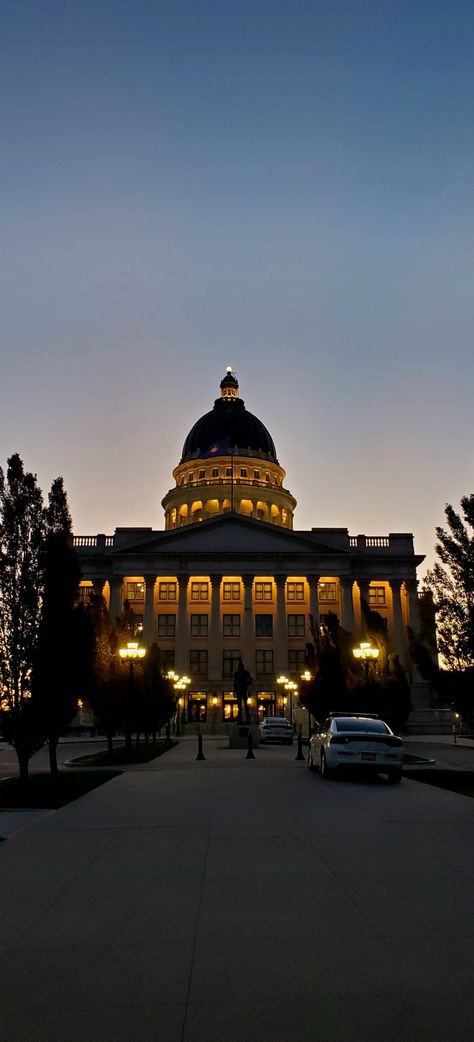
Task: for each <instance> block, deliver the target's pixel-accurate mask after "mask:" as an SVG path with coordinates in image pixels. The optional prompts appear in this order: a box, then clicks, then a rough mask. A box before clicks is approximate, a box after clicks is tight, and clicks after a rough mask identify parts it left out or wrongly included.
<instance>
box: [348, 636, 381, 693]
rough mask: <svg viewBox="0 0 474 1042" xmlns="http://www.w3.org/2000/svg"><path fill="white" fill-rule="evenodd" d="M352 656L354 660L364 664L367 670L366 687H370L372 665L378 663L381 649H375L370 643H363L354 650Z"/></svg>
mask: <svg viewBox="0 0 474 1042" xmlns="http://www.w3.org/2000/svg"><path fill="white" fill-rule="evenodd" d="M352 654H353V656H354V658H356V659H358V660H359V661H361V662H362V663H363V666H364V669H365V686H366V687H368V686H369V669H370V663H371V662H374V661H377V659H378V657H379V649H378V648H373V647H372V646H371V645H370V644H369V642H368V641H361V643H360V644H359V647H358V648H353V649H352Z"/></svg>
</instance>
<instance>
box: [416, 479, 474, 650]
mask: <svg viewBox="0 0 474 1042" xmlns="http://www.w3.org/2000/svg"><path fill="white" fill-rule="evenodd" d="M461 508H462V517H461V516H460V515H459V514H457V513H456V512H455V510H454V509H453V507H452V506H450V505H449V503H448V504H447V505H446V508H445V515H446V521H447V528H446V529H444V528H441V527H439V528H437V529H436V537H437V540H438V542H437V544H436V554H437V556H438V558H439V561H437V562H436V564H435V565H434V567H433V568H432V569H431V571H429V572H428V574H427V576H426V580H425V582H426V586H427V588H428V589H429V590H431V593H432V595H433V601H434V607H435V612H436V627H437V636H438V649H439V652H440V654H441V655H442V657H443V660H444V662H445V663H446V665H447V666H448V668H449V669H453V670H454V669H468V668H469V667H472V666H474V494H473V493H471V495H469V496H463V497H462V499H461Z"/></svg>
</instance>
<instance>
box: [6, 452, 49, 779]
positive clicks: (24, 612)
mask: <svg viewBox="0 0 474 1042" xmlns="http://www.w3.org/2000/svg"><path fill="white" fill-rule="evenodd" d="M45 532H46V516H45V510H44V507H43V498H42V494H41V489H40V488H39V487H38V484H37V481H36V476H35V475H33V474H30V473H28V472H25V470H24V467H23V462H22V460H21V459H20V457H19V455H18V454H15V455H13V456H11V457H10V459H9V460H8V463H7V474H6V478H5V475H4V472H3V470H2V469H1V468H0V685H1V710H2V712H1V715H2V728H3V734H4V737H5V738H6V740H7V741H8V742H10V744H11V745H13V746H14V748H15V751H16V754H17V757H18V764H19V770H20V778H21V780H22V782H23V783H26V781H27V780H28V763H29V760H30V758H31V756H32V755H33V753H34V752H35V751H36V750H37V749H39V748H40V747H41V745H42V744H43V739H42V730H41V725H40V721H39V719H38V717H37V712H36V704H35V702H34V701H33V700H32V698H31V691H32V671H33V662H34V657H35V653H36V648H37V642H38V627H39V618H40V612H41V602H42V588H43V582H42V580H43V565H42V554H43V547H44V538H45Z"/></svg>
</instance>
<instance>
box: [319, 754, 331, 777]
mask: <svg viewBox="0 0 474 1042" xmlns="http://www.w3.org/2000/svg"><path fill="white" fill-rule="evenodd" d="M331 774H332V772H331V771H330V769H329V767H328V765H327V760H326V753H325V752H324V749H321V778H325V779H326V780H327V779H328V778H330V777H331Z"/></svg>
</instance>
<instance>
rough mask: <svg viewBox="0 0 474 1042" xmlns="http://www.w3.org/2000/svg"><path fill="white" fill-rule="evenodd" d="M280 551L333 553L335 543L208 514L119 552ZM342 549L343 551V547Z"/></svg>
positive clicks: (235, 517) (237, 517)
mask: <svg viewBox="0 0 474 1042" xmlns="http://www.w3.org/2000/svg"><path fill="white" fill-rule="evenodd" d="M128 550H131V551H133V553H134V554H145V553H146V554H152V553H159V554H163V553H165V554H167V553H170V554H179V553H185V554H186V553H193V554H194V553H202V554H206V553H213V554H214V553H222V554H235V553H243V554H245V553H270V554H271V553H273V554H275V553H277V554H280V553H281V554H288V553H291V554H295V553H296V554H298V553H300V554H331V555H334V552H335V548H334V546H329V545H325V544H323V543H321V542H319V541H318V540H317V539H314V538H312V537H311V536H310V535H309V534H306V533H301V534H300V533H298V532H295V531H290V530H286V529H284V528H280V527H277V526H275V525H270V524H268V523H266V522H264V521H256V520H254V519H253V518H246V517H242V516H235V515H234V516H232V517H230V516H224V517H222V516H220V517H217V518H208V519H207V520H205V521H202V522H200V523H199V524H195V525H187V526H184V527H183V528H179V529H176V530H172V531H165V532H159V533H158V532H156V533H153V535H152V538H150V537H148V538H147V539H146V540H144V541H143V542H139V543H136V542H133V546H132V545H130V546H129V547H126V546H122V547H120V549H117V553H127V551H128ZM339 552H341V551H339Z"/></svg>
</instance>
